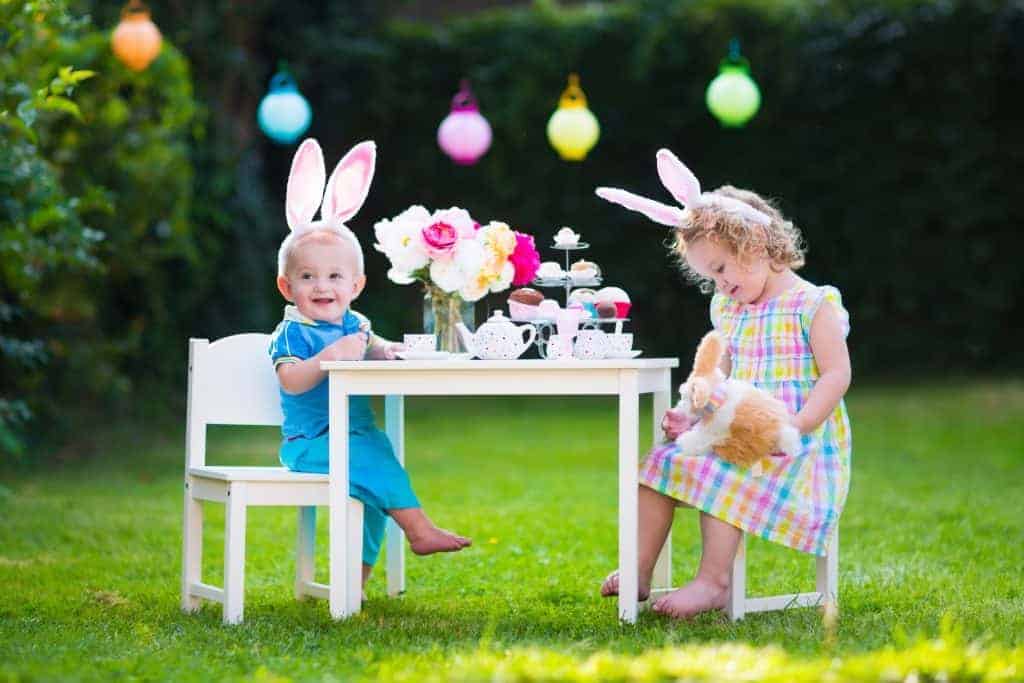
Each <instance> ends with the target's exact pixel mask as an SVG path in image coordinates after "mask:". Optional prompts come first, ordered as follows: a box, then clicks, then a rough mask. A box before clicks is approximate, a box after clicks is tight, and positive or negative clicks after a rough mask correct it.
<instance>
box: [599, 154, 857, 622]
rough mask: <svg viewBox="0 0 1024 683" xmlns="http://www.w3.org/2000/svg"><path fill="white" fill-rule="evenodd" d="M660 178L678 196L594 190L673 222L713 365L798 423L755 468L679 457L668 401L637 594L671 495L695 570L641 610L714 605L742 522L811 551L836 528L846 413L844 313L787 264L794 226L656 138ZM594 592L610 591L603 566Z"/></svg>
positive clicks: (798, 251)
mask: <svg viewBox="0 0 1024 683" xmlns="http://www.w3.org/2000/svg"><path fill="white" fill-rule="evenodd" d="M657 159H658V173H659V176H660V177H661V181H662V183H664V185H665V186H666V187H667V188H668V189H669V191H670V192H671V193H672V194H673V196H675V198H676V199H677V200H678V201H679V202H680V203H682V204H683V205H684V206H685V207H686V208H685V210H680V209H678V208H675V207H672V206H667V205H664V204H660V203H658V202H654V201H652V200H649V199H645V198H643V197H638V196H636V195H633V194H631V193H628V192H625V191H623V190H617V189H613V188H598V190H597V193H598V195H599V196H601V197H602V198H604V199H607V200H609V201H612V202H615V203H618V204H622V205H623V206H626V207H627V208H630V209H633V210H636V211H640V212H641V213H643V214H645V215H646V216H648V217H649V218H651V219H652V220H654V221H656V222H659V223H662V224H665V225H670V226H672V227H673V228H674V229H675V243H674V245H673V249H674V251H675V252H676V253H678V255H679V256H680V258H681V262H682V269H683V272H684V273H685V274H686V276H687V277H688V279H689V280H691V281H693V282H695V283H697V284H698V286H700V288H701V291H703V292H706V293H711V292H714V295H713V296H712V298H711V324H712V325H713V326H714V327H715V329H717V330H718V331H719V332H721V333H722V335H723V337H725V339H726V340H727V343H728V347H729V352H728V354H727V355H726V357H725V359H724V360H723V367H722V370H723V372H725V374H726V376H728V377H732V378H734V379H739V380H744V381H747V382H750V383H752V384H754V385H755V386H757V387H759V388H761V389H764V390H765V391H767V392H769V393H771V394H773V395H774V396H775V397H776V398H778V399H780V400H782V401H783V402H785V404H786V405H787V406H788V408H789V410H790V412H791V413H792V421H793V424H794V426H796V427H797V429H799V431H800V433H801V435H802V436H801V450H800V452H799V453H788V454H785V455H783V456H782V457H774V458H770V459H769V460H770V464H769V465H768V466H767V467H766V468H765V470H764V473H763V474H762V475H761V476H754V474H753V473H752V472H751V470H750V469H743V468H740V467H737V466H735V465H732V464H730V463H728V462H726V461H725V460H722V459H721V458H719V457H717V456H716V455H715V453H714V452H708V453H707V454H705V455H701V456H696V457H683V456H681V455H679V449H678V448H677V447H676V445H675V443H674V440H675V438H676V437H677V436H678V435H679V433H680V431H681V430H682V429H683V428H684V425H683V422H682V421H681V419H680V416H678V415H676V414H675V413H674V411H672V410H669V411H668V412H667V413H666V414H665V417H664V418H663V420H662V429H663V430H664V431H665V437H666V439H667V443H665V444H663V445H660V446H656V447H655V448H654V449H653V450H652V451H651V452H650V453H649V454H648V456H647V458H646V460H645V461H644V463H643V464H642V465H641V472H640V482H641V484H640V493H639V495H640V499H639V505H640V511H639V512H640V524H639V526H640V529H639V533H640V538H639V559H640V566H639V574H640V595H639V597H640V599H641V600H643V599H646V598H647V596H648V594H649V592H650V583H651V575H652V573H653V571H654V565H655V562H656V561H657V558H658V553H659V552H660V550H661V547H662V545H663V544H664V542H665V538H666V537H667V535H668V531H669V528H670V527H671V525H672V518H673V512H674V510H675V508H676V507H677V506H682V507H695V508H697V509H698V510H699V511H700V530H701V538H702V551H701V558H700V565H699V568H698V570H697V575H696V577H694V579H693V580H692V581H691V582H690V583H688V584H687V585H685V586H683V587H682V588H680V589H678V590H676V591H674V592H672V593H670V594H668V595H666V596H664V597H662V598H661V599H660V600H658V601H657V602H655V604H654V605H653V609H654V610H655V611H657V612H661V613H664V614H667V615H670V616H673V617H680V618H688V617H692V616H694V615H696V614H698V613H700V612H704V611H708V610H712V609H723V608H725V606H726V603H727V600H728V597H729V580H730V569H731V567H732V562H733V559H734V558H735V555H736V550H737V547H738V545H739V541H740V538H741V536H742V533H743V532H747V533H750V534H755V535H757V536H760V537H762V538H766V539H768V540H770V541H774V542H776V543H781V544H782V545H785V546H788V547H790V548H794V549H796V550H801V551H804V552H808V553H814V554H817V555H824V554H825V553H826V551H827V549H828V547H829V543H830V540H831V538H832V535H833V533H834V531H835V529H836V527H837V526H838V523H839V515H840V513H841V511H842V509H843V504H844V503H845V501H846V494H847V491H848V489H849V482H850V448H851V434H850V423H849V420H848V418H847V414H846V407H845V406H844V404H843V395H844V394H845V393H846V390H847V388H848V387H849V384H850V358H849V354H848V352H847V348H846V336H847V333H848V332H849V317H848V315H847V312H846V310H845V309H844V308H843V306H842V302H841V299H840V295H839V291H838V290H836V289H835V288H834V287H830V286H818V285H814V284H812V283H810V282H808V281H806V280H804V279H802V278H801V277H800V276H798V275H797V274H796V272H795V271H796V270H797V269H799V268H800V267H801V266H803V264H804V249H803V246H802V244H801V237H800V232H799V231H798V230H797V228H796V227H795V226H794V225H793V224H792V223H791V222H790V221H787V220H786V219H785V218H784V217H783V216H782V214H781V213H780V212H779V210H778V209H777V208H776V207H775V206H774V205H773V204H771V203H770V202H768V201H766V200H765V199H763V198H762V197H760V196H759V195H757V194H755V193H753V192H749V191H746V190H739V189H736V188H734V187H731V186H728V185H726V186H723V187H720V188H718V189H717V190H714V191H712V192H709V193H701V191H700V185H699V183H698V182H697V179H696V177H694V176H693V174H692V173H691V172H690V171H689V169H687V168H686V167H685V166H684V165H683V164H682V163H681V162H680V161H679V160H678V159H676V157H675V156H674V155H673V154H672V153H671V152H669V151H668V150H664V149H663V150H661V151H659V152H658V156H657ZM601 594H602V595H604V596H611V595H617V594H618V574H617V573H612V574H611V575H610V576H609V577H608V578H607V579H606V580H605V582H604V583H603V585H602V586H601Z"/></svg>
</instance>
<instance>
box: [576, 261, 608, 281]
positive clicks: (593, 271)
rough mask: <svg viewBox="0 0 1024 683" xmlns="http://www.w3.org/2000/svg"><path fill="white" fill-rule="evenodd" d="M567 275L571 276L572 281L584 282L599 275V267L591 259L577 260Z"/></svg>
mask: <svg viewBox="0 0 1024 683" xmlns="http://www.w3.org/2000/svg"><path fill="white" fill-rule="evenodd" d="M569 275H570V276H572V279H573V282H586V281H587V280H593V279H594V278H596V277H598V276H600V275H601V269H600V268H598V267H597V264H596V263H594V262H593V261H583V260H579V261H577V262H576V263H574V264H572V267H571V268H570V269H569Z"/></svg>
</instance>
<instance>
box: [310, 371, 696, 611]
mask: <svg viewBox="0 0 1024 683" xmlns="http://www.w3.org/2000/svg"><path fill="white" fill-rule="evenodd" d="M678 366H679V361H678V360H677V359H675V358H637V359H632V360H595V361H579V360H561V361H550V360H511V361H483V360H465V361H462V360H460V361H450V360H442V361H359V362H352V361H325V362H322V363H321V364H320V367H321V368H322V369H324V370H326V371H327V372H328V377H329V379H328V381H329V391H330V399H329V400H330V406H331V408H330V476H331V483H330V510H329V519H330V522H329V527H330V584H329V585H330V590H329V596H328V598H329V602H330V611H331V616H332V617H334V618H336V619H338V618H342V617H346V616H349V615H351V614H354V613H355V612H358V611H359V605H360V600H359V594H358V592H357V591H358V587H359V585H360V584H359V578H358V577H355V576H349V577H346V576H345V567H346V566H348V563H347V561H346V560H347V559H348V558H347V553H348V550H349V549H348V547H347V545H346V543H345V533H344V530H345V528H346V522H347V521H348V520H347V516H348V506H347V505H345V503H346V501H347V500H348V489H349V483H348V438H347V435H348V411H349V405H348V401H349V396H351V395H384V396H385V402H384V405H385V408H384V414H385V418H384V422H385V427H386V431H387V434H388V437H389V438H390V439H391V443H392V445H393V446H394V449H395V455H396V456H397V457H398V460H399V462H401V463H403V465H404V463H405V438H404V422H405V415H404V397H405V396H458V395H462V396H465V395H474V396H513V395H571V396H594V395H598V396H607V395H613V396H618V397H619V427H618V435H619V449H618V450H619V570H620V575H619V618H620V619H622V620H623V621H626V622H629V623H634V622H635V621H636V617H637V608H638V603H637V585H638V577H637V485H638V467H639V463H638V440H639V425H638V422H639V420H640V400H639V399H640V395H641V394H648V393H649V394H653V397H654V410H653V430H654V438H655V439H656V440H657V439H659V438H660V437H661V428H660V422H661V417H662V415H663V414H664V412H665V410H667V409H668V407H669V400H670V397H671V393H672V392H671V369H672V368H675V367H678ZM670 546H671V539H669V540H668V541H666V543H665V547H664V548H663V549H662V552H661V556H660V557H659V559H658V564H657V567H656V569H655V575H654V581H653V585H652V588H668V587H669V586H671V581H670V580H671V576H670V562H669V561H668V559H669V556H670ZM404 552H405V544H404V537H403V535H402V533H401V530H400V529H399V528H398V526H397V525H395V523H394V522H393V521H391V520H389V521H388V540H387V583H388V593H389V594H391V595H395V594H398V593H400V592H401V591H402V590H404V588H405V563H404V557H405V556H404ZM609 569H611V568H609ZM598 578H599V577H595V587H594V590H595V591H596V590H597V585H596V583H597V580H598ZM349 593H352V595H349Z"/></svg>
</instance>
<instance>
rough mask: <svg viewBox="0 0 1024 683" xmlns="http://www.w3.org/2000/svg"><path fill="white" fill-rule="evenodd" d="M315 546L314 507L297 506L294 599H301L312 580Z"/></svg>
mask: <svg viewBox="0 0 1024 683" xmlns="http://www.w3.org/2000/svg"><path fill="white" fill-rule="evenodd" d="M315 548H316V507H314V506H311V505H310V506H303V507H300V508H299V539H298V544H297V546H296V548H295V599H296V600H302V599H303V598H304V597H305V596H306V595H307V592H306V586H307V585H309V584H310V583H311V582H312V581H313V571H314V567H315V565H314V560H313V558H314V553H315Z"/></svg>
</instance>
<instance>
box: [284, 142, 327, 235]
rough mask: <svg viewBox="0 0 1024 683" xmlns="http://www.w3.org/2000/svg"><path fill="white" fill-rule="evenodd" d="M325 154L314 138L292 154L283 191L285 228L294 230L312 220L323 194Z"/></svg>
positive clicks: (325, 175)
mask: <svg viewBox="0 0 1024 683" xmlns="http://www.w3.org/2000/svg"><path fill="white" fill-rule="evenodd" d="M326 177H327V171H326V169H325V168H324V153H323V152H322V151H321V150H320V145H319V144H318V143H317V141H316V140H314V139H313V138H306V139H305V140H303V141H302V144H301V145H299V148H298V149H297V150H296V151H295V156H294V157H292V169H291V172H289V173H288V186H287V189H286V191H285V203H284V214H285V220H286V221H287V222H288V227H289V228H290V229H292V230H295V229H296V228H298V227H301V226H302V225H305V224H306V223H309V222H310V221H311V220H313V216H315V215H316V210H317V209H318V208H320V202H321V200H322V199H323V196H324V180H325V178H326Z"/></svg>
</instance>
